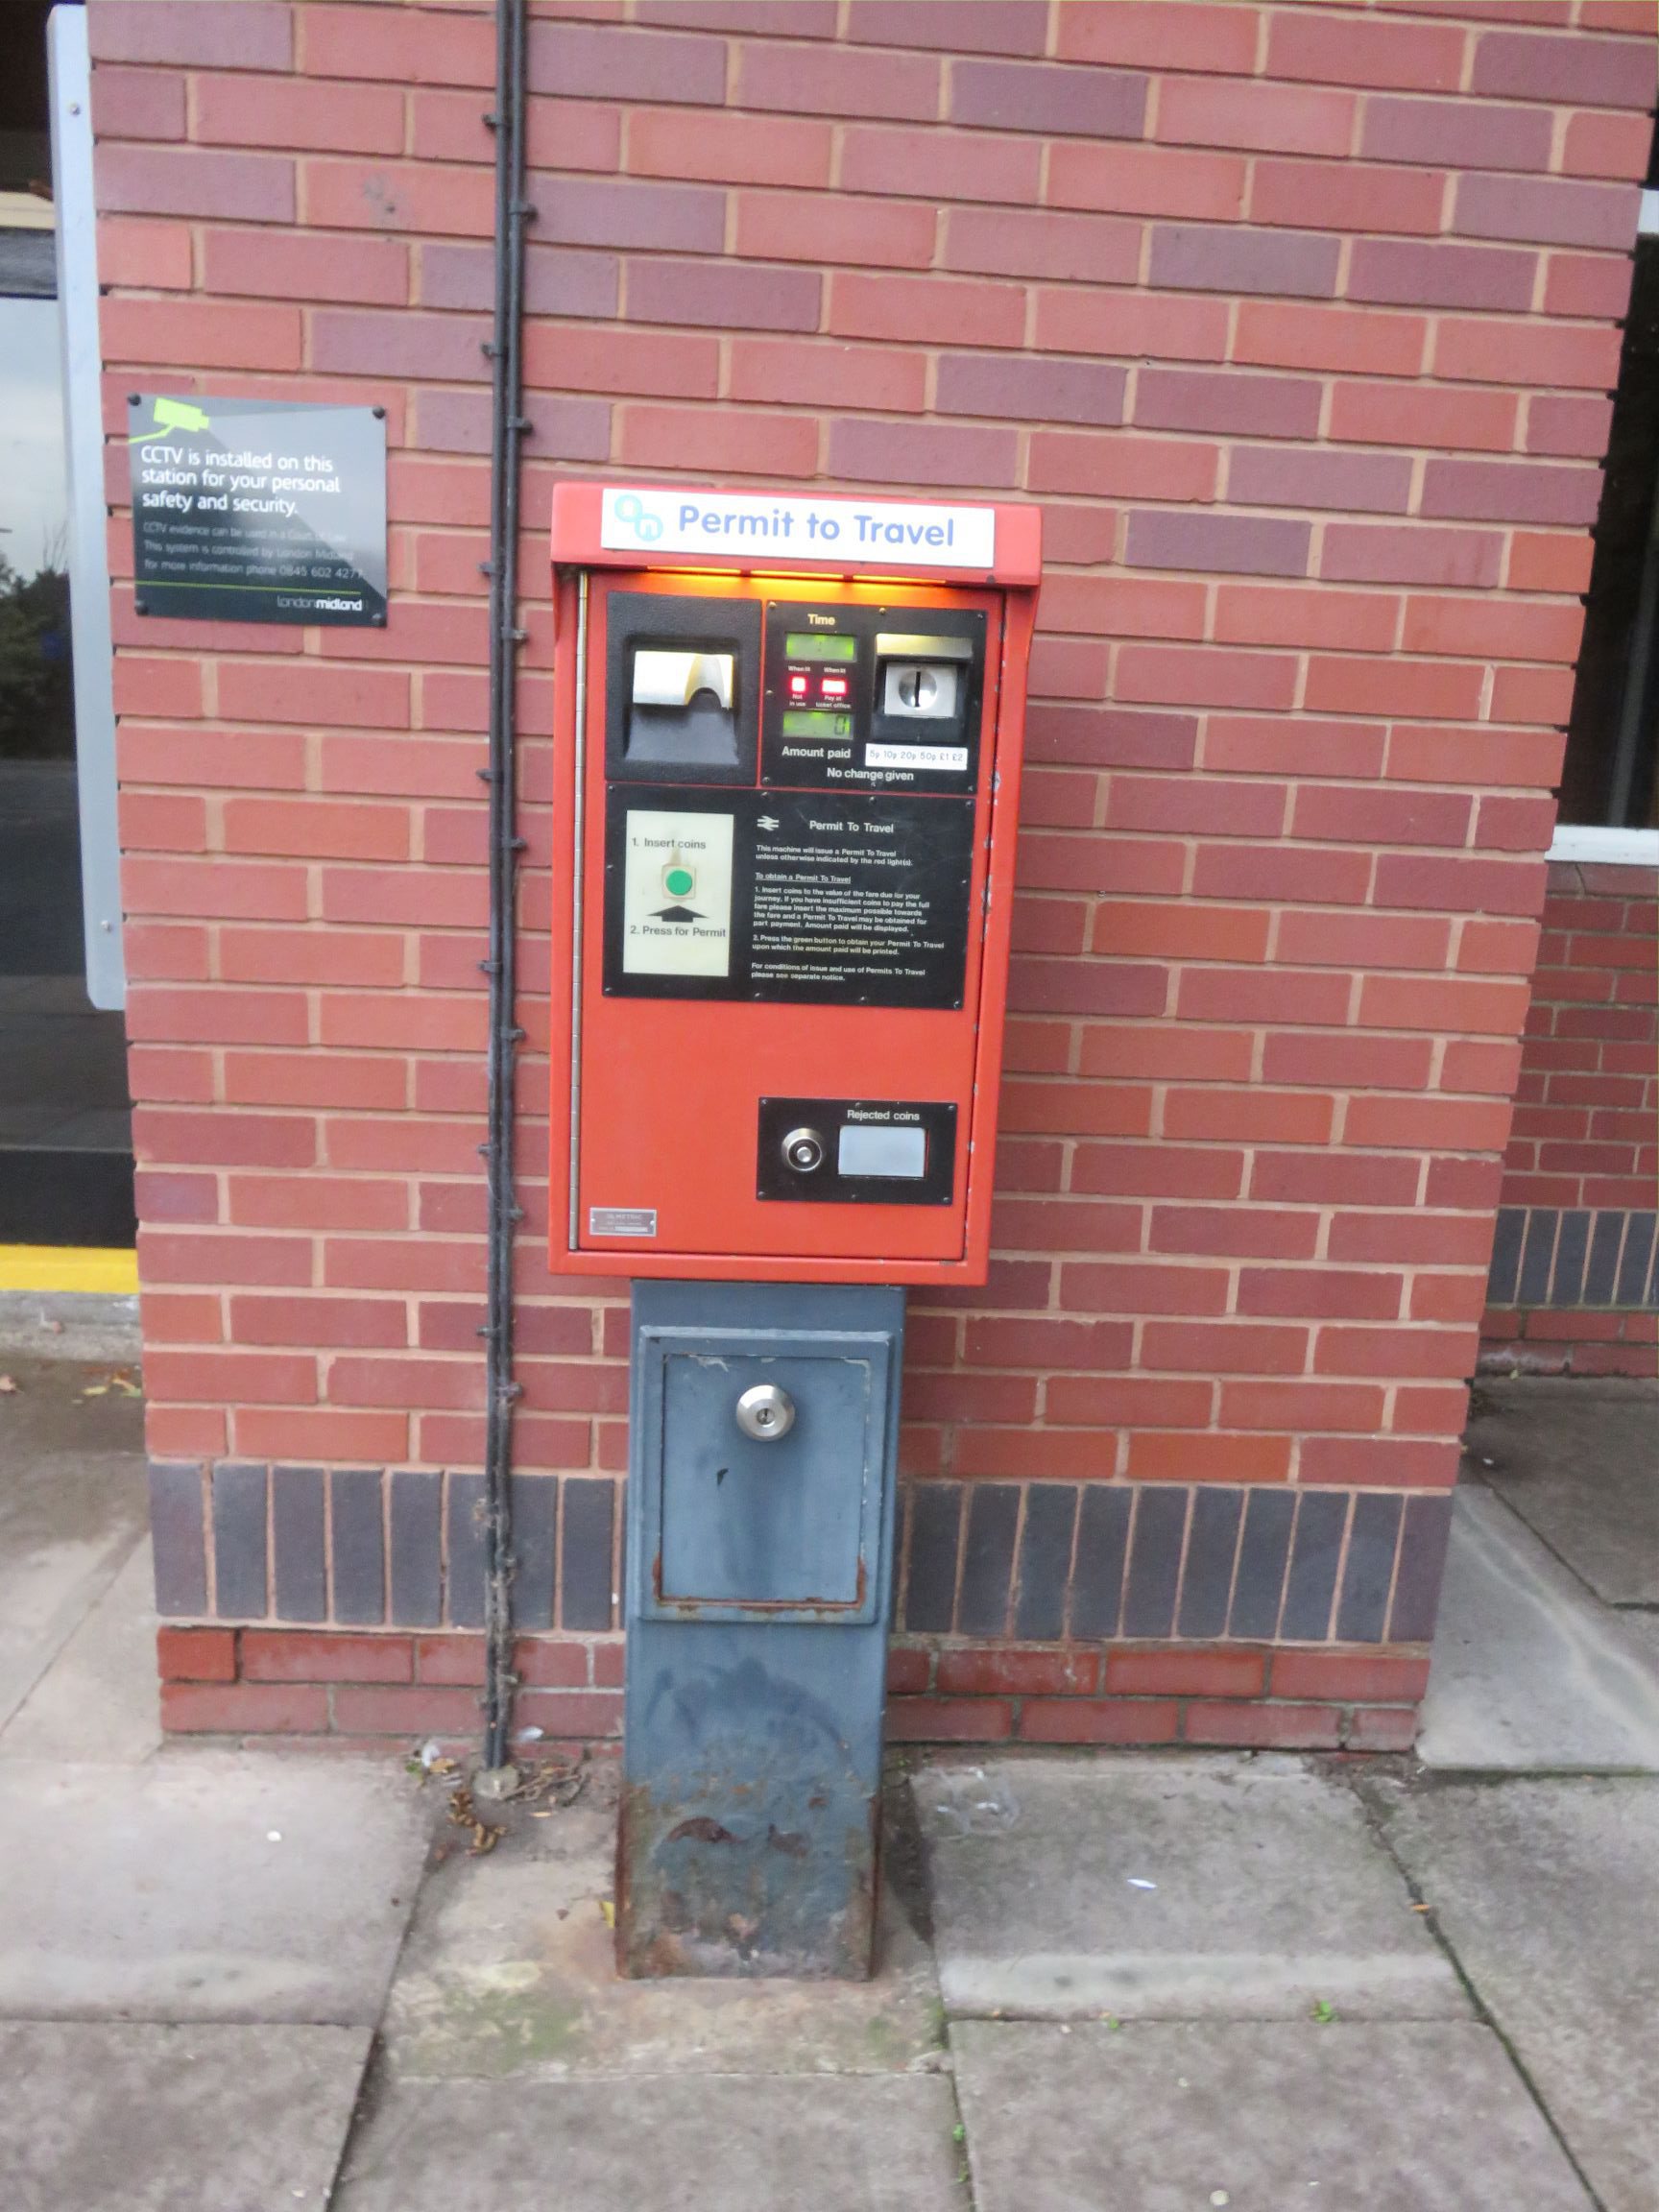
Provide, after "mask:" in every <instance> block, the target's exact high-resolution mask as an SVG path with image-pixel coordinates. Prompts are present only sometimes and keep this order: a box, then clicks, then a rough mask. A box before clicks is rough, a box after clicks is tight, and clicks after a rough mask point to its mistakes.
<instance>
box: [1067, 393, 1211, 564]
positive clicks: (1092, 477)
mask: <svg viewBox="0 0 1659 2212" xmlns="http://www.w3.org/2000/svg"><path fill="white" fill-rule="evenodd" d="M1219 464H1220V452H1219V449H1218V448H1217V447H1216V446H1214V445H1188V444H1177V443H1176V442H1175V441H1174V440H1173V439H1167V438H1131V437H1125V436H1122V435H1120V434H1118V433H1114V434H1113V436H1112V437H1111V438H1107V437H1104V436H1075V435H1069V434H1068V433H1066V432H1064V431H1044V430H1037V431H1034V432H1033V433H1032V435H1031V465H1030V470H1029V473H1028V476H1027V482H1028V484H1029V486H1030V489H1031V490H1032V491H1033V492H1045V491H1047V492H1070V493H1085V494H1089V493H1093V494H1094V495H1096V496H1098V495H1102V494H1104V495H1106V496H1108V497H1110V496H1114V495H1119V494H1126V495H1128V496H1131V497H1134V496H1141V497H1145V498H1159V497H1165V498H1169V499H1209V498H1212V497H1214V487H1215V482H1216V478H1217V474H1218V470H1219ZM1056 581H1060V579H1056Z"/></svg>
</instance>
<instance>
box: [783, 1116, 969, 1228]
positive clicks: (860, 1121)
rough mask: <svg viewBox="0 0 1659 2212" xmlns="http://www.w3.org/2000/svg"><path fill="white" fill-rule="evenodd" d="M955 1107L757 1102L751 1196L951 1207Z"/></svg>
mask: <svg viewBox="0 0 1659 2212" xmlns="http://www.w3.org/2000/svg"><path fill="white" fill-rule="evenodd" d="M955 1180H956V1109H955V1107H954V1106H953V1105H947V1104H944V1103H942V1102H941V1101H939V1100H937V1099H894V1098H762V1099H761V1101H760V1117H759V1131H758V1143H757V1157H756V1172H755V1195H756V1196H757V1198H766V1199H783V1200H788V1201H791V1202H793V1203H795V1204H797V1205H799V1204H802V1203H805V1204H808V1205H811V1204H817V1205H830V1206H949V1205H950V1200H951V1197H952V1194H953V1192H954V1189H955Z"/></svg>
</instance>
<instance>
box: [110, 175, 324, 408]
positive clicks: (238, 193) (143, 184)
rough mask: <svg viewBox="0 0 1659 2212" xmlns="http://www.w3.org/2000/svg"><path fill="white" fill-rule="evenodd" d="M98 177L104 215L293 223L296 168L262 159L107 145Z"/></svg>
mask: <svg viewBox="0 0 1659 2212" xmlns="http://www.w3.org/2000/svg"><path fill="white" fill-rule="evenodd" d="M97 176H98V206H99V211H100V213H101V214H102V213H103V212H105V211H106V210H108V212H109V213H111V214H122V213H130V214H136V215H210V216H214V217H216V218H217V219H218V220H219V221H221V222H243V223H292V222H293V220H294V213H295V199H294V164H293V162H292V161H283V160H278V159H276V158H274V157H272V156H266V155H262V154H222V153H205V152H200V151H198V150H197V149H196V148H195V147H186V146H180V147H163V146H123V145H118V144H111V145H103V146H100V147H99V149H98V155H97ZM294 366H296V367H297V366H298V363H295V364H294Z"/></svg>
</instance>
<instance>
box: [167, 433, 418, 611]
mask: <svg viewBox="0 0 1659 2212" xmlns="http://www.w3.org/2000/svg"><path fill="white" fill-rule="evenodd" d="M127 450H128V457H129V460H130V462H131V466H132V537H133V562H134V585H135V590H136V599H135V605H136V607H137V611H138V613H140V614H148V615H172V616H175V617H177V616H180V615H184V616H187V617H191V618H193V619H196V620H203V619H205V620H208V621H216V622H303V623H325V624H328V625H332V626H334V627H348V628H349V627H351V626H352V625H359V626H368V625H371V624H373V625H379V624H381V623H384V621H385V619H386V418H385V412H384V410H383V409H382V408H378V407H317V406H308V405H302V404H296V403H293V402H289V401H285V400H276V399H218V398H204V397H189V398H184V397H166V396H164V395H156V394H147V393H145V394H137V393H135V394H133V395H132V397H130V398H129V399H128V402H127Z"/></svg>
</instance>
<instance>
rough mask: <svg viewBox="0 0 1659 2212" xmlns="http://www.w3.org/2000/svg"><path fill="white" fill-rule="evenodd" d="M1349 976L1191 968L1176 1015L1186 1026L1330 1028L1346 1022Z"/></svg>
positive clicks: (1183, 982)
mask: <svg viewBox="0 0 1659 2212" xmlns="http://www.w3.org/2000/svg"><path fill="white" fill-rule="evenodd" d="M1349 997H1350V991H1349V983H1348V978H1347V976H1346V975H1322V974H1305V973H1297V972H1294V971H1292V970H1289V969H1282V968H1279V967H1277V966H1275V967H1273V968H1269V969H1265V970H1260V971H1251V972H1248V973H1240V972H1239V971H1238V969H1233V968H1189V969H1186V970H1185V971H1184V972H1183V974H1182V975H1181V979H1180V983H1179V986H1178V989H1177V994H1176V1001H1175V1010H1176V1013H1177V1015H1178V1016H1179V1018H1180V1019H1181V1020H1183V1021H1189V1020H1197V1021H1200V1022H1203V1021H1235V1022H1330V1023H1333V1024H1336V1025H1339V1024H1341V1023H1342V1022H1345V1021H1346V1020H1347V1016H1348V1000H1349Z"/></svg>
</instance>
